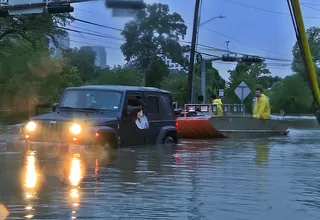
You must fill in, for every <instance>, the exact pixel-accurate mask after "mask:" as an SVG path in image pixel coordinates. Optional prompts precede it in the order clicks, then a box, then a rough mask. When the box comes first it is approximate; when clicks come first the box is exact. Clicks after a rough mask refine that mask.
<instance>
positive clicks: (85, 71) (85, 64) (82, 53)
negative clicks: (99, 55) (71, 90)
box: [63, 47, 98, 82]
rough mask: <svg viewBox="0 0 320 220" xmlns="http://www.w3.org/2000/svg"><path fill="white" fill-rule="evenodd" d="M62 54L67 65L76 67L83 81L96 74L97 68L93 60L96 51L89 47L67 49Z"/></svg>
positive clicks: (90, 78)
mask: <svg viewBox="0 0 320 220" xmlns="http://www.w3.org/2000/svg"><path fill="white" fill-rule="evenodd" d="M63 54H64V55H63V57H64V58H65V59H67V61H68V63H69V65H71V66H74V67H76V68H77V69H78V71H79V73H80V75H81V78H82V81H83V82H87V81H90V80H92V79H93V78H95V77H96V76H97V74H98V73H97V72H98V68H97V67H96V66H95V62H94V61H95V59H96V53H95V52H94V51H93V50H92V49H91V48H90V47H81V48H80V49H77V48H75V49H68V50H65V51H64V53H63Z"/></svg>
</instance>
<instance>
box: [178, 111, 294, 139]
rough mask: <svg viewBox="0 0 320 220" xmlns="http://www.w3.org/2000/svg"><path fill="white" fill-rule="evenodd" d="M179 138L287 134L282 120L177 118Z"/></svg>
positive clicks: (249, 136)
mask: <svg viewBox="0 0 320 220" xmlns="http://www.w3.org/2000/svg"><path fill="white" fill-rule="evenodd" d="M177 123H178V125H179V132H180V135H181V138H190V139H205V138H262V137H272V136H282V135H287V134H288V130H287V129H288V126H287V125H286V123H285V122H284V121H282V120H272V119H270V120H263V119H255V118H252V117H246V116H221V117H217V116H213V117H186V118H178V119H177Z"/></svg>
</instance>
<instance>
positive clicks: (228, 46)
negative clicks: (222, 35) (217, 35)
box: [226, 40, 230, 55]
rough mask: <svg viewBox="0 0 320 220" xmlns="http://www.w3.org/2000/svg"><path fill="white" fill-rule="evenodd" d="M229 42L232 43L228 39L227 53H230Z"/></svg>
mask: <svg viewBox="0 0 320 220" xmlns="http://www.w3.org/2000/svg"><path fill="white" fill-rule="evenodd" d="M229 43H230V41H229V40H227V41H226V46H227V53H228V55H230V51H229Z"/></svg>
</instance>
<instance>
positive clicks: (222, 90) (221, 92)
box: [219, 89, 224, 97]
mask: <svg viewBox="0 0 320 220" xmlns="http://www.w3.org/2000/svg"><path fill="white" fill-rule="evenodd" d="M219 96H220V97H222V96H224V89H219Z"/></svg>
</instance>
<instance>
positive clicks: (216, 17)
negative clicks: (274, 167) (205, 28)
mask: <svg viewBox="0 0 320 220" xmlns="http://www.w3.org/2000/svg"><path fill="white" fill-rule="evenodd" d="M218 18H221V19H222V18H226V17H225V16H223V15H219V16H215V17H213V18H210V19H208V20H206V21H204V22H202V23H200V24H199V27H200V26H202V25H204V24H206V23H208V22H210V21H212V20H214V19H218Z"/></svg>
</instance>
